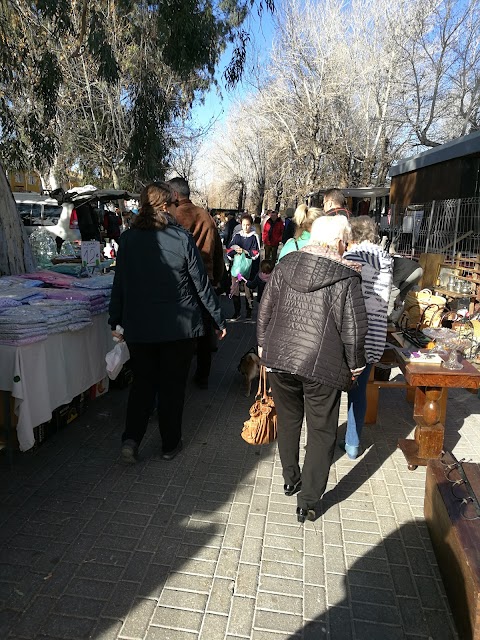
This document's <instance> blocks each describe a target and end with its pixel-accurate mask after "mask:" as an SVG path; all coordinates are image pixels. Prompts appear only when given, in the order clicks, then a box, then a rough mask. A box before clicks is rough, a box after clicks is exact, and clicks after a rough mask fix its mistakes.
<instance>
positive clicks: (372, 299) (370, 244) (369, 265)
mask: <svg viewBox="0 0 480 640" xmlns="http://www.w3.org/2000/svg"><path fill="white" fill-rule="evenodd" d="M350 225H351V227H352V237H351V239H352V241H351V243H350V244H349V245H348V250H347V251H346V252H345V254H344V258H346V259H347V260H350V261H351V262H357V263H359V264H361V266H362V272H361V275H362V292H363V297H364V300H365V308H366V310H367V320H368V331H367V336H366V338H365V359H366V362H367V366H366V367H365V369H364V370H363V372H362V373H361V375H360V376H359V377H358V379H357V382H356V384H355V385H354V387H352V389H351V390H350V391H349V392H348V418H347V432H346V435H345V442H341V443H340V446H341V448H342V449H344V450H345V451H346V453H347V455H348V457H349V458H350V459H351V460H355V458H357V456H358V455H359V453H360V437H361V434H362V429H363V426H364V423H365V413H366V410H367V382H368V378H369V375H370V371H371V369H372V366H373V364H374V363H376V362H378V361H379V360H380V358H381V357H382V354H383V351H384V349H385V342H386V338H387V309H388V301H389V298H390V291H391V288H392V273H393V258H392V257H391V256H390V255H389V254H388V253H386V252H385V251H383V249H382V248H381V247H380V246H379V245H378V244H377V243H378V240H379V238H378V234H377V226H376V224H375V222H374V220H372V218H370V216H359V217H358V218H350Z"/></svg>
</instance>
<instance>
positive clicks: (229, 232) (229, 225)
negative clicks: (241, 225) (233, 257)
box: [222, 211, 237, 247]
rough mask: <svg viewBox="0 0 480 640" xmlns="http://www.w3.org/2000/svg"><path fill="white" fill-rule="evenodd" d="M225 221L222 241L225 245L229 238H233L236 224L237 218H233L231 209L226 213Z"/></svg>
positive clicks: (228, 242)
mask: <svg viewBox="0 0 480 640" xmlns="http://www.w3.org/2000/svg"><path fill="white" fill-rule="evenodd" d="M227 218H228V219H227V222H226V223H225V227H224V229H223V233H222V236H223V242H224V244H225V246H226V247H228V245H229V244H230V240H231V239H232V238H233V230H234V229H235V227H236V226H237V220H236V218H235V214H234V213H233V211H229V212H228V213H227Z"/></svg>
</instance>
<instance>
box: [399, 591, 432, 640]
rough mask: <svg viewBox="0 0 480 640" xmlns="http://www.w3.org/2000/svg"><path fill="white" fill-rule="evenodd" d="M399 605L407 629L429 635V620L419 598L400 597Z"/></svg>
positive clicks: (408, 631)
mask: <svg viewBox="0 0 480 640" xmlns="http://www.w3.org/2000/svg"><path fill="white" fill-rule="evenodd" d="M398 605H399V608H400V615H401V619H402V622H403V627H404V629H405V631H406V632H407V633H418V634H423V635H426V636H428V633H429V629H428V624H427V620H426V618H425V613H424V611H423V607H422V604H421V602H420V601H419V600H418V598H398Z"/></svg>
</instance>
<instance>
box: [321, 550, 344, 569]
mask: <svg viewBox="0 0 480 640" xmlns="http://www.w3.org/2000/svg"><path fill="white" fill-rule="evenodd" d="M324 558H325V570H326V571H327V572H329V573H342V574H344V573H345V568H346V564H345V552H344V550H343V547H337V546H335V547H334V546H332V545H329V544H326V545H325V547H324Z"/></svg>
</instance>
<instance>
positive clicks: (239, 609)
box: [227, 596, 255, 637]
mask: <svg viewBox="0 0 480 640" xmlns="http://www.w3.org/2000/svg"><path fill="white" fill-rule="evenodd" d="M254 612H255V600H254V599H253V598H244V597H238V596H234V597H233V598H232V606H231V609H230V617H229V621H228V627H227V631H228V634H230V635H239V636H247V637H249V636H250V633H251V631H252V622H253V616H254Z"/></svg>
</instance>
